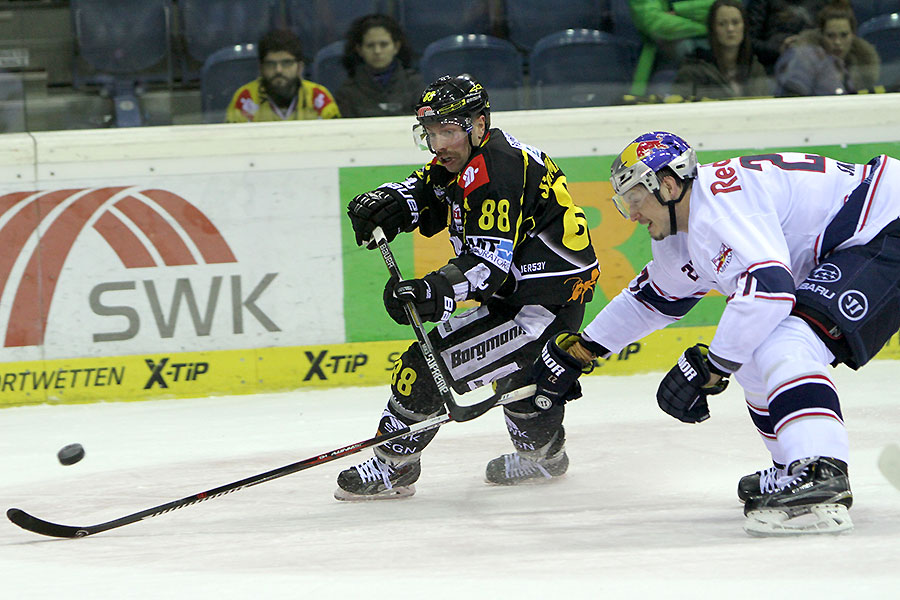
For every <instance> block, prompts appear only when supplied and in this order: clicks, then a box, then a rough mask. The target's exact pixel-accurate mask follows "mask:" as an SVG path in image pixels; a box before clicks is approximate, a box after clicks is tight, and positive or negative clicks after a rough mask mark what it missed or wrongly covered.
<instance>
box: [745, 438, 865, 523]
mask: <svg viewBox="0 0 900 600" xmlns="http://www.w3.org/2000/svg"><path fill="white" fill-rule="evenodd" d="M852 504H853V493H852V492H851V491H850V480H849V478H848V476H847V463H845V462H844V461H842V460H838V459H836V458H830V457H826V456H822V457H819V456H814V457H811V458H805V459H803V460H798V461H794V462H793V463H791V465H790V467H788V473H787V474H786V475H785V476H783V477H781V478H779V480H778V489H777V491H774V492H771V493H768V494H762V495H759V496H753V497H751V498H748V499H747V502H746V504H744V515H746V517H747V519H746V521H745V523H744V531H746V532H747V533H749V534H750V535H755V536H782V535H802V534H814V533H842V532H845V531H849V530H850V529H852V528H853V521H851V520H850V514H849V513H848V511H847V509H848V508H850V506H852Z"/></svg>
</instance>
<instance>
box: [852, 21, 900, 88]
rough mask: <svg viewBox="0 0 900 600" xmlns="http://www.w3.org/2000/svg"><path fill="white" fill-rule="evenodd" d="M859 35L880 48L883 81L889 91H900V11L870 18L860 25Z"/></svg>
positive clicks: (877, 48) (876, 47)
mask: <svg viewBox="0 0 900 600" xmlns="http://www.w3.org/2000/svg"><path fill="white" fill-rule="evenodd" d="M858 35H859V37H861V38H863V39H864V40H866V41H867V42H869V43H870V44H872V45H873V46H875V49H876V50H878V55H879V56H880V57H881V83H883V84H884V86H885V87H886V88H887V90H888V91H895V92H896V91H900V13H893V14H890V15H881V16H880V17H875V18H874V19H869V20H868V21H866V22H865V23H863V24H862V25H860V26H859V32H858Z"/></svg>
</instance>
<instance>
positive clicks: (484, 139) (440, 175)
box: [335, 75, 600, 500]
mask: <svg viewBox="0 0 900 600" xmlns="http://www.w3.org/2000/svg"><path fill="white" fill-rule="evenodd" d="M416 119H417V121H418V124H417V125H416V126H415V127H414V132H415V134H416V137H417V140H419V141H421V144H422V145H423V147H424V148H427V149H428V150H430V151H431V152H432V153H433V154H434V155H435V157H434V159H433V160H432V161H431V162H430V163H428V164H427V165H425V166H424V167H423V168H421V169H419V170H417V171H415V172H414V173H412V174H411V175H410V176H409V177H408V178H407V179H406V180H404V181H401V182H396V183H387V184H384V185H382V186H381V187H379V188H378V189H376V190H373V191H371V192H367V193H365V194H361V195H359V196H357V197H356V198H354V199H353V200H352V201H351V202H350V204H349V207H348V213H349V216H350V220H351V222H352V224H353V229H354V231H355V233H356V241H357V244H359V245H360V246H362V245H367V246H368V247H369V248H373V247H374V244H373V243H371V237H372V231H373V230H374V229H375V227H381V228H382V229H383V230H384V232H385V235H386V236H387V238H388V240H392V239H393V238H394V237H395V236H396V235H397V234H398V233H400V232H411V231H414V230H416V229H418V231H419V233H421V234H422V235H425V236H428V237H431V236H433V235H435V234H437V233H439V232H441V231H444V230H445V229H446V230H448V231H449V235H450V242H451V244H452V245H453V249H454V252H455V254H456V256H455V257H454V258H453V259H451V260H450V261H449V262H448V264H447V265H445V266H443V267H441V268H440V269H438V270H437V271H434V272H432V273H429V274H427V275H426V276H425V277H424V278H422V279H413V280H408V281H400V282H398V281H397V280H396V279H392V280H389V281H388V283H387V285H386V287H385V290H384V297H383V301H384V304H385V308H386V309H387V312H388V313H389V314H390V315H391V317H392V318H393V319H394V320H395V321H397V322H398V323H401V324H406V323H408V321H407V318H406V315H405V313H404V310H403V303H404V302H406V301H412V302H413V303H414V304H415V305H416V308H417V309H418V313H419V315H420V317H421V319H422V320H423V321H431V322H435V323H438V325H437V326H436V327H435V328H434V329H433V330H432V331H431V332H430V333H429V339H430V341H431V343H432V344H433V346H434V349H435V352H436V354H438V355H439V356H440V358H441V362H442V363H443V367H444V369H445V373H446V375H447V376H448V380H449V382H450V383H451V385H452V386H453V388H454V389H455V390H456V391H457V392H458V393H465V392H467V391H469V390H472V389H475V388H477V387H479V386H482V385H485V384H488V383H494V384H496V385H497V386H498V388H502V389H512V388H516V387H520V386H521V385H525V384H527V383H529V382H530V381H529V380H530V378H531V372H532V364H533V363H534V362H535V360H536V359H537V358H538V357H539V355H540V353H541V348H542V346H543V345H544V344H545V343H546V342H547V340H549V339H551V338H553V337H554V336H556V335H558V334H559V333H560V332H562V331H575V330H577V328H578V327H579V325H580V324H581V321H582V318H583V316H584V305H585V303H586V302H588V301H590V300H591V298H592V297H593V293H594V286H595V285H596V282H597V277H598V276H599V274H600V271H599V266H598V264H597V258H596V256H595V254H594V250H593V247H592V246H591V241H590V236H589V234H588V227H587V221H586V219H585V216H584V213H583V211H582V210H581V209H580V208H579V207H578V206H576V205H575V203H574V202H573V200H572V196H571V195H570V194H569V191H568V189H567V188H566V178H565V175H564V174H563V172H562V171H561V170H560V169H559V167H558V166H557V165H556V164H555V163H554V162H553V160H552V159H551V158H550V157H549V156H547V155H546V154H544V153H543V152H541V151H540V150H538V149H537V148H534V147H532V146H529V145H527V144H524V143H522V142H519V141H518V140H516V139H515V138H514V137H512V136H511V135H509V134H508V133H506V132H504V131H502V130H500V129H491V128H490V104H489V100H488V95H487V92H486V91H485V90H484V88H483V87H482V86H481V84H479V83H478V82H477V81H475V80H474V79H472V78H471V77H469V76H467V75H460V76H456V77H451V76H444V77H441V78H440V79H438V80H437V81H435V82H434V83H432V84H431V85H429V86H428V87H427V88H425V91H424V92H423V94H422V96H421V98H420V100H419V102H418V104H417V106H416ZM463 300H475V301H476V302H478V304H479V305H478V306H477V307H476V308H473V309H471V310H469V311H466V312H463V313H462V314H458V315H456V316H453V312H454V310H455V308H456V303H457V302H460V301H463ZM579 395H580V394H579ZM574 397H577V396H574ZM442 410H443V407H442V405H441V399H440V396H439V394H438V391H437V388H436V386H435V384H434V382H433V380H432V378H431V375H430V373H429V370H428V367H427V366H426V364H425V360H424V358H423V357H422V353H421V351H420V350H419V347H418V345H416V344H413V345H412V346H410V347H409V349H407V350H406V352H404V353H403V355H402V356H401V357H400V359H399V360H398V361H397V363H396V364H395V366H394V370H393V375H392V383H391V397H390V400H389V401H388V405H387V408H386V409H385V410H384V412H383V414H382V417H381V421H380V423H379V432H387V431H394V430H397V429H398V428H401V427H403V426H405V425H408V424H412V423H415V422H419V421H422V420H425V419H427V418H429V417H432V416H434V415H436V414H438V413H440V412H441V411H442ZM504 411H505V413H506V424H507V429H508V430H509V434H510V437H511V438H512V442H513V446H514V447H515V449H516V452H514V453H512V454H506V455H503V456H501V457H499V458H495V459H494V460H492V461H490V462H489V463H488V466H487V471H486V479H487V481H488V482H489V483H496V484H516V483H519V482H523V481H542V480H549V479H552V478H553V477H557V476H560V475H562V474H563V473H565V471H566V469H567V467H568V460H569V459H568V456H567V455H566V451H565V432H564V430H563V425H562V421H563V413H564V406H563V405H562V404H561V403H560V404H558V405H554V406H553V407H552V408H551V409H549V410H546V411H542V410H538V409H537V408H536V407H535V404H534V402H532V401H531V400H525V401H520V402H518V403H515V404H511V405H507V406H505V407H504ZM435 433H436V432H435V431H430V432H426V433H422V434H419V435H416V436H411V437H404V438H400V439H398V440H395V441H394V442H391V443H390V444H389V445H386V446H379V447H377V448H376V449H375V456H373V457H372V458H371V459H369V460H368V461H366V462H364V463H362V464H360V465H358V466H355V467H351V468H349V469H347V470H345V471H343V472H341V473H340V475H339V476H338V489H337V491H336V492H335V497H336V498H338V499H339V500H368V499H380V498H398V497H404V496H409V495H412V494H413V493H414V492H415V488H414V487H413V485H412V484H413V483H414V482H415V481H416V480H417V479H418V477H419V474H420V470H421V469H420V461H419V457H420V454H421V452H422V450H423V448H424V447H425V446H426V445H427V444H428V443H429V442H430V441H431V439H432V438H433V437H434V435H435Z"/></svg>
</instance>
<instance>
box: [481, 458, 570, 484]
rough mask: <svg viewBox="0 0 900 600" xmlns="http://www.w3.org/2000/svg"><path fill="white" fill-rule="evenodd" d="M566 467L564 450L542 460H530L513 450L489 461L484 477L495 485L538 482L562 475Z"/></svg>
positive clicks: (566, 461)
mask: <svg viewBox="0 0 900 600" xmlns="http://www.w3.org/2000/svg"><path fill="white" fill-rule="evenodd" d="M568 468H569V457H568V456H567V455H566V451H565V450H562V451H561V452H559V453H557V454H556V455H555V456H553V457H550V458H545V459H543V460H531V459H529V458H526V457H524V456H522V455H521V454H519V453H518V452H513V453H512V454H504V455H503V456H498V457H497V458H495V459H494V460H492V461H490V462H489V463H488V464H487V469H485V473H484V479H485V481H487V482H488V483H493V484H496V485H518V484H520V483H540V482H545V481H549V480H551V479H554V478H556V477H560V476H561V475H564V474H565V472H566V470H567V469H568Z"/></svg>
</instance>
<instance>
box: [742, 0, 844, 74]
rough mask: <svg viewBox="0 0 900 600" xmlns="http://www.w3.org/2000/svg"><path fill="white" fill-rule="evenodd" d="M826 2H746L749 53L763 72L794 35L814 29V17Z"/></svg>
mask: <svg viewBox="0 0 900 600" xmlns="http://www.w3.org/2000/svg"><path fill="white" fill-rule="evenodd" d="M828 2H829V0H749V2H747V24H748V26H749V30H750V40H751V43H752V44H753V51H754V52H756V56H757V58H759V62H761V63H762V65H763V67H765V69H766V72H767V73H769V74H772V73H773V72H774V69H775V61H777V60H778V57H779V56H781V54H782V52H784V51H785V50H787V49H788V48H789V47H790V46H791V44H792V43H794V42H795V41H796V39H797V34H798V33H800V32H801V31H804V30H806V29H810V28H814V27H815V26H816V15H818V14H819V11H820V10H822V9H823V8H825V7H826V6H827V5H828Z"/></svg>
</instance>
